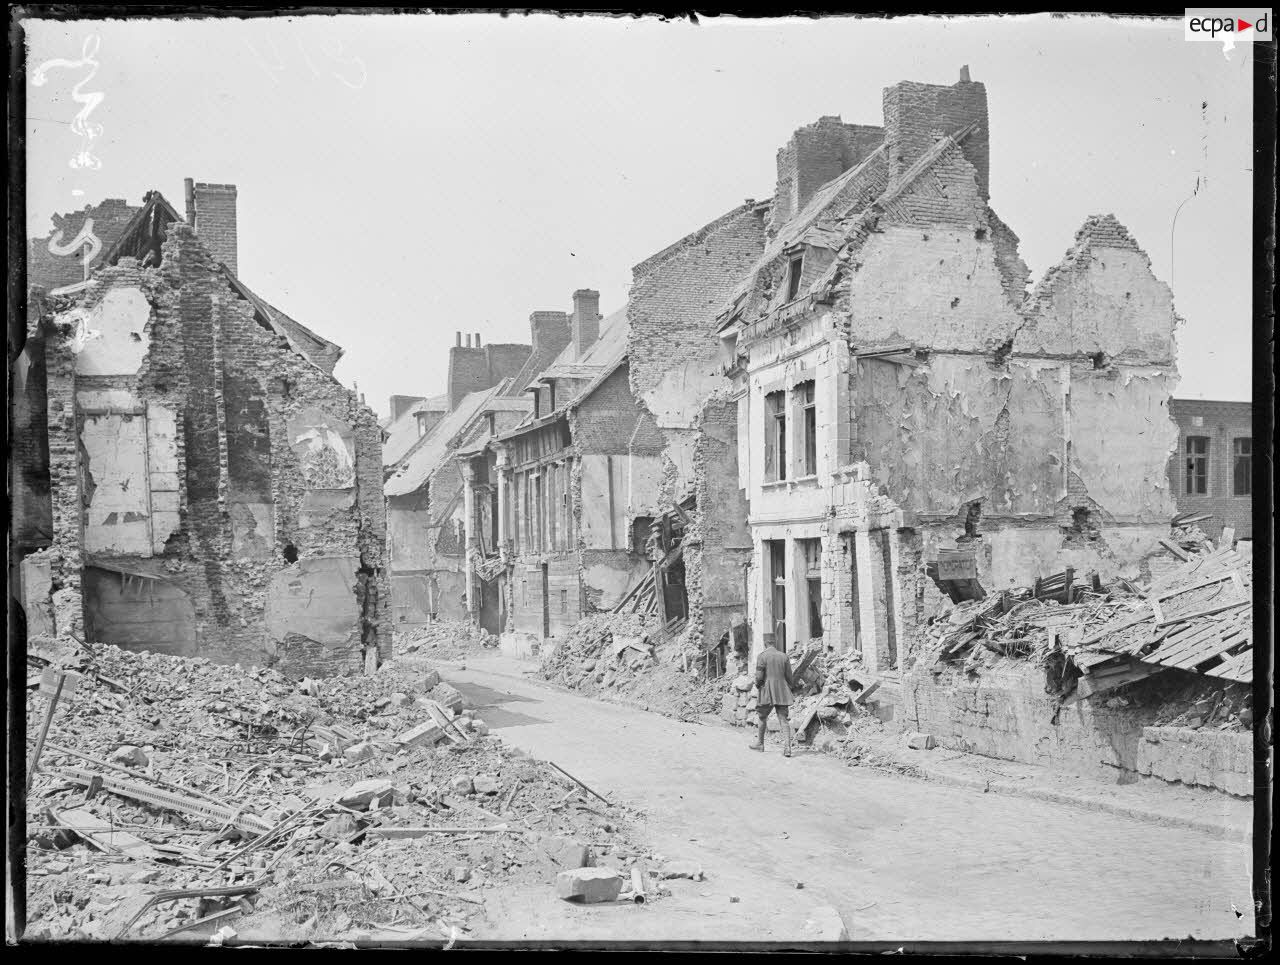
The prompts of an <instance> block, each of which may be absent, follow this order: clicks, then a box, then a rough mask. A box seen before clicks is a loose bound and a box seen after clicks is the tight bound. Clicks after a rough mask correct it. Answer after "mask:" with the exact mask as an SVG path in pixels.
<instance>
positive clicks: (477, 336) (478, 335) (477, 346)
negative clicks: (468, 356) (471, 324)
mask: <svg viewBox="0 0 1280 965" xmlns="http://www.w3.org/2000/svg"><path fill="white" fill-rule="evenodd" d="M479 347H480V333H479V332H476V348H479Z"/></svg>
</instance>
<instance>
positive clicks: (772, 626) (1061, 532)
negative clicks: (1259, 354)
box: [718, 69, 1177, 693]
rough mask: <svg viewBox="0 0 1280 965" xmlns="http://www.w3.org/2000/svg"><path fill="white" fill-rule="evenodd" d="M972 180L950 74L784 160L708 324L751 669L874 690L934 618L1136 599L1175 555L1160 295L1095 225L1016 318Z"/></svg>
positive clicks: (1021, 283)
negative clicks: (1032, 600) (771, 656)
mask: <svg viewBox="0 0 1280 965" xmlns="http://www.w3.org/2000/svg"><path fill="white" fill-rule="evenodd" d="M989 171H990V151H989V136H988V117H987V97H986V90H985V88H984V87H983V85H982V84H980V83H975V82H972V81H971V80H970V79H969V77H968V71H967V69H966V70H965V71H963V72H962V76H961V79H960V81H959V82H958V83H956V84H954V85H952V86H935V85H930V84H921V83H911V82H904V83H900V84H897V85H895V86H893V87H890V88H888V89H886V90H885V92H884V119H883V126H882V127H870V126H864V125H855V124H846V123H844V122H843V121H841V120H840V118H838V117H823V118H821V119H820V120H818V121H817V122H816V123H814V124H811V125H809V126H808V127H804V128H801V129H800V130H798V131H796V132H795V135H794V136H793V138H792V139H791V141H790V142H789V143H788V144H787V145H786V146H785V147H784V148H783V149H782V150H781V151H779V152H778V185H777V192H776V195H775V197H774V200H773V203H772V206H771V209H770V211H769V216H768V217H769V222H768V243H767V246H766V247H765V249H764V251H763V253H762V254H761V256H760V257H759V258H758V259H757V261H756V262H755V264H754V265H753V266H752V267H751V270H750V272H749V273H747V274H746V277H745V279H744V281H743V282H742V284H741V286H740V287H739V288H738V290H736V291H735V292H733V293H732V294H731V295H730V297H728V298H726V299H725V302H724V304H723V306H722V309H721V311H720V316H719V321H718V328H719V331H720V335H721V339H722V342H723V346H724V350H725V357H726V360H727V362H726V366H727V370H728V371H729V372H730V374H732V376H733V377H734V379H735V385H736V390H735V395H734V398H735V400H736V403H737V416H738V418H737V445H738V460H737V465H738V471H739V485H740V486H741V487H742V489H743V491H744V493H745V494H746V496H747V501H748V503H749V506H750V510H749V514H750V515H749V520H750V527H751V539H752V543H753V545H754V551H753V559H752V567H751V595H752V599H751V604H750V607H751V622H752V625H753V629H754V631H755V633H754V635H753V648H754V649H756V650H758V648H759V646H760V645H761V643H762V641H763V640H764V639H765V638H766V637H768V636H772V637H773V638H774V639H776V640H777V641H778V642H779V644H780V645H781V646H782V647H783V648H784V649H792V648H796V647H808V646H810V642H811V641H821V642H822V644H824V645H826V646H828V647H830V648H832V649H834V650H837V651H845V650H855V651H859V652H861V654H862V655H863V659H864V661H865V664H866V666H867V667H868V669H870V670H871V671H873V672H877V673H880V674H883V675H888V678H889V679H891V678H892V676H893V675H894V673H896V672H897V671H900V670H902V669H904V667H905V666H906V665H907V664H909V663H910V660H909V659H908V658H909V657H910V656H911V655H912V653H913V651H914V648H915V646H916V640H915V635H916V633H917V628H918V627H919V626H920V625H921V624H922V623H923V622H924V621H925V619H926V615H927V614H928V613H931V612H933V611H932V605H933V604H934V603H935V602H937V601H939V600H940V599H941V598H942V596H943V595H944V594H951V595H952V597H953V599H964V598H972V597H975V596H982V595H985V594H990V593H993V592H994V593H998V592H999V591H1000V590H1002V589H1005V588H1008V587H1012V586H1026V585H1029V584H1030V583H1031V582H1033V581H1034V580H1035V579H1036V578H1037V577H1041V576H1047V575H1050V574H1053V573H1056V572H1058V571H1061V570H1063V568H1064V567H1074V568H1075V569H1076V570H1078V571H1079V572H1081V573H1084V572H1086V571H1093V572H1097V573H1099V574H1101V575H1102V576H1103V577H1104V578H1107V577H1110V576H1114V575H1116V574H1121V573H1130V574H1136V573H1137V570H1138V568H1139V566H1140V562H1141V560H1142V559H1143V557H1144V556H1145V555H1146V554H1147V553H1148V552H1149V551H1150V550H1151V549H1152V548H1153V547H1154V545H1155V541H1156V540H1157V538H1159V537H1160V536H1162V535H1165V534H1167V531H1168V520H1169V517H1170V515H1171V513H1172V510H1173V502H1172V499H1171V494H1170V489H1169V482H1168V478H1167V475H1166V464H1167V462H1168V459H1169V454H1170V452H1171V450H1172V448H1173V446H1174V443H1175V440H1176V438H1177V429H1176V427H1175V425H1174V423H1173V421H1172V420H1171V419H1170V415H1169V408H1168V400H1169V394H1170V390H1171V388H1172V387H1173V385H1174V382H1175V379H1176V371H1175V364H1174V360H1175V351H1174V339H1173V333H1174V323H1175V315H1174V310H1173V304H1172V296H1171V293H1170V291H1169V289H1168V287H1167V286H1166V285H1165V284H1164V283H1162V282H1160V281H1159V280H1158V279H1156V278H1155V277H1154V276H1153V274H1152V272H1151V267H1150V262H1149V259H1148V258H1147V256H1146V255H1145V254H1144V253H1143V252H1142V250H1141V249H1140V248H1139V247H1138V245H1137V242H1136V241H1135V240H1134V239H1133V238H1132V237H1131V236H1130V235H1129V233H1128V232H1127V231H1126V230H1125V229H1124V227H1123V226H1121V225H1120V224H1119V223H1118V222H1117V221H1116V219H1115V218H1113V217H1111V216H1110V215H1106V216H1097V217H1091V218H1089V219H1087V220H1086V221H1085V223H1084V225H1083V227H1082V228H1081V229H1080V231H1079V232H1078V233H1077V235H1076V238H1075V242H1074V244H1073V245H1072V247H1071V248H1070V250H1069V251H1068V252H1067V255H1066V257H1065V258H1064V259H1063V261H1062V262H1061V263H1060V264H1058V265H1057V266H1056V267H1054V268H1052V269H1051V270H1050V271H1049V272H1048V273H1047V274H1046V276H1045V277H1044V278H1043V279H1042V280H1041V281H1040V283H1039V284H1038V285H1037V286H1036V287H1035V289H1034V290H1033V291H1031V292H1030V293H1029V294H1028V293H1027V291H1026V287H1027V284H1028V280H1029V278H1028V276H1029V272H1028V269H1027V268H1026V266H1025V265H1024V264H1023V262H1022V260H1021V259H1020V258H1019V257H1018V239H1017V237H1016V236H1015V235H1014V233H1013V232H1012V231H1011V230H1010V229H1009V228H1008V227H1007V226H1006V225H1005V224H1004V223H1003V222H1002V221H1001V220H1000V219H999V218H998V217H997V216H996V214H995V212H994V211H993V210H992V209H991V207H990V206H989V204H988V199H989V190H988V183H989ZM891 690H892V687H891V686H889V684H886V688H885V691H884V692H885V693H889V692H890V691H891Z"/></svg>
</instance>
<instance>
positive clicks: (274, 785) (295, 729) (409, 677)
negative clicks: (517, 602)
mask: <svg viewBox="0 0 1280 965" xmlns="http://www.w3.org/2000/svg"><path fill="white" fill-rule="evenodd" d="M28 660H29V663H31V665H32V668H33V670H36V671H39V672H37V673H34V674H33V676H32V677H31V679H29V681H28V688H29V693H28V704H27V707H28V714H27V731H28V735H29V740H28V746H29V748H34V750H33V751H32V758H33V759H34V761H35V765H36V767H35V773H34V779H33V780H32V782H31V786H30V790H29V793H28V795H27V821H28V848H27V880H28V883H29V884H28V901H27V922H28V931H27V937H29V938H35V939H41V938H43V939H66V938H72V939H103V940H106V939H116V938H126V939H142V940H158V939H165V938H170V937H174V938H176V939H179V940H190V939H191V938H193V937H202V938H205V939H208V940H212V941H214V942H220V941H223V940H228V939H230V938H231V937H233V936H234V935H235V934H236V933H237V932H238V933H239V934H240V935H241V936H242V937H243V938H244V939H246V940H247V939H249V938H250V937H253V938H259V939H284V940H308V939H315V940H321V939H341V938H345V939H352V938H359V937H376V938H380V939H383V940H397V939H405V938H423V939H427V940H435V939H441V938H451V937H465V936H466V935H467V934H468V925H469V923H471V921H472V919H473V918H475V917H476V916H477V915H481V914H483V909H484V900H485V893H486V891H488V890H490V889H493V888H496V887H499V886H502V885H504V884H507V883H511V882H513V881H515V882H518V881H520V880H521V879H524V880H526V881H528V882H530V883H532V882H540V883H542V884H544V885H545V886H547V887H551V886H552V883H553V882H554V881H555V880H556V877H557V875H559V874H561V873H562V872H565V871H575V870H576V869H578V868H580V867H583V866H587V865H609V864H610V863H612V864H613V865H615V871H617V872H618V877H619V880H620V882H622V883H624V884H625V881H623V880H622V869H625V867H626V862H627V861H633V862H634V860H635V858H636V855H638V854H640V852H639V850H638V849H637V847H636V845H635V843H634V841H633V839H632V835H633V832H632V830H631V829H632V827H633V826H634V823H635V815H634V814H633V813H632V812H630V811H628V810H627V809H625V808H623V807H621V806H619V805H614V804H610V803H609V802H607V801H605V800H604V799H603V798H602V797H601V796H600V795H599V794H598V793H597V792H596V791H595V790H594V789H591V788H588V787H586V786H585V785H583V784H581V783H580V782H578V781H577V780H576V778H573V777H572V776H570V775H568V774H567V773H566V772H564V771H563V770H561V769H560V768H559V767H558V766H556V765H555V764H551V763H547V762H540V761H536V760H532V759H529V758H527V757H525V756H523V755H521V754H520V753H518V752H515V751H513V750H511V749H509V748H506V747H504V746H503V745H502V743H501V742H500V741H498V740H497V739H496V738H494V737H492V736H489V735H488V733H487V727H486V726H485V724H484V722H483V721H482V720H481V719H480V717H479V716H478V715H477V714H476V713H475V711H474V710H472V709H470V708H468V707H467V706H466V701H465V699H464V698H463V697H462V695H461V694H460V693H459V692H458V691H457V690H456V689H454V688H453V687H451V686H450V685H449V684H447V683H444V682H442V681H441V680H440V678H439V675H438V674H437V673H436V672H435V671H434V670H430V669H420V668H415V669H413V670H412V671H406V670H404V669H401V668H397V667H396V666H395V665H394V664H392V665H387V666H385V667H383V668H382V669H380V670H379V671H378V672H377V673H376V674H373V675H369V676H360V677H345V678H340V679H327V680H312V679H304V680H302V681H296V680H292V679H289V678H288V677H285V676H284V675H282V674H280V673H279V672H277V671H275V670H273V669H269V668H266V669H264V668H242V667H239V666H221V665H216V664H212V663H210V662H209V661H208V660H206V659H202V658H195V659H188V658H183V657H176V656H167V655H163V654H155V653H133V652H127V651H122V650H119V649H117V648H115V647H112V646H96V645H95V646H86V645H84V644H76V643H74V642H71V641H65V640H64V641H59V642H58V643H57V644H56V645H54V644H52V643H51V642H49V641H45V645H44V646H43V647H42V648H41V647H36V646H33V647H32V649H31V651H30V653H29V656H28ZM55 695H56V699H55ZM653 894H654V895H656V894H658V891H657V889H654V890H653Z"/></svg>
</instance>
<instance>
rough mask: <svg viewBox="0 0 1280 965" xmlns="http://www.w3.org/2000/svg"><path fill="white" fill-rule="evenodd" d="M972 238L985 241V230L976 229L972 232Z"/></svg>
mask: <svg viewBox="0 0 1280 965" xmlns="http://www.w3.org/2000/svg"><path fill="white" fill-rule="evenodd" d="M973 236H974V237H975V238H977V239H978V240H979V241H983V240H985V239H986V237H987V229H986V228H978V229H976V230H975V231H974V232H973Z"/></svg>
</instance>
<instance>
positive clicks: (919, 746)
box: [907, 733, 934, 751]
mask: <svg viewBox="0 0 1280 965" xmlns="http://www.w3.org/2000/svg"><path fill="white" fill-rule="evenodd" d="M907 746H908V747H910V748H911V749H912V750H914V751H929V750H933V747H934V740H933V735H932V734H921V733H915V734H912V735H911V736H910V737H908V738H907Z"/></svg>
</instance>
